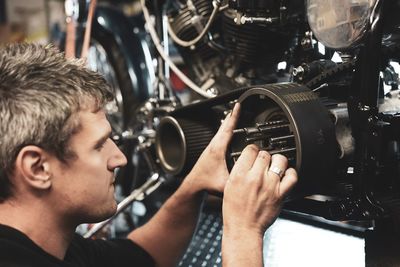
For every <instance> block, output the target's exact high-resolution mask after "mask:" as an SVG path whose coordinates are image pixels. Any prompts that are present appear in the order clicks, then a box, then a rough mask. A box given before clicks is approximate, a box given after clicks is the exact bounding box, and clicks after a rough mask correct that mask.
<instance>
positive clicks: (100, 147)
mask: <svg viewBox="0 0 400 267" xmlns="http://www.w3.org/2000/svg"><path fill="white" fill-rule="evenodd" d="M107 140H108V139H107ZM107 140H106V141H105V142H101V143H99V144H97V145H96V146H95V148H94V149H96V150H97V151H101V150H102V149H103V148H104V145H105V144H106V142H107Z"/></svg>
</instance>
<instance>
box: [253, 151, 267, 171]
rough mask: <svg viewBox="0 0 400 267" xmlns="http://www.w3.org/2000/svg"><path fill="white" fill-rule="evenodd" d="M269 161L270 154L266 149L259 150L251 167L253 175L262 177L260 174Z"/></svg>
mask: <svg viewBox="0 0 400 267" xmlns="http://www.w3.org/2000/svg"><path fill="white" fill-rule="evenodd" d="M270 161H271V155H270V154H269V153H268V152H267V151H263V150H261V151H260V152H258V155H257V158H256V160H255V162H254V164H253V167H252V168H251V172H252V174H253V175H254V176H255V177H259V176H261V177H262V174H263V173H264V172H265V169H266V168H267V166H269V163H270Z"/></svg>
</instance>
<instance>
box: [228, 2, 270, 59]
mask: <svg viewBox="0 0 400 267" xmlns="http://www.w3.org/2000/svg"><path fill="white" fill-rule="evenodd" d="M234 18H235V14H234V13H233V11H232V10H229V9H228V10H226V11H225V12H224V16H223V32H224V45H225V47H226V48H227V49H228V51H229V52H230V54H233V55H236V57H237V58H239V59H240V61H241V62H244V63H249V64H258V63H261V62H260V61H261V60H263V54H264V52H265V51H264V50H265V47H268V46H266V44H267V41H268V40H267V38H268V37H271V35H270V34H269V33H268V32H267V27H266V26H265V25H257V24H245V25H236V24H235V22H234V21H233V19H234Z"/></svg>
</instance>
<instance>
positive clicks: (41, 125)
mask: <svg viewBox="0 0 400 267" xmlns="http://www.w3.org/2000/svg"><path fill="white" fill-rule="evenodd" d="M111 99H112V94H111V93H110V88H109V87H108V86H107V84H106V82H105V81H104V79H103V78H101V76H100V75H98V74H96V73H94V72H92V71H89V70H87V69H86V68H85V67H84V66H83V63H82V62H80V61H77V60H65V59H64V56H63V54H61V53H59V52H58V51H57V50H56V49H54V48H52V47H41V46H39V45H35V44H12V45H8V46H7V47H5V48H3V49H1V52H0V118H1V123H0V135H1V139H0V164H1V174H0V200H1V202H0V266H40V267H44V266H96V267H98V266H153V265H155V266H174V265H175V264H176V262H177V260H178V259H179V258H180V257H181V255H182V252H183V251H184V250H185V248H186V247H187V245H188V243H189V240H190V237H191V235H192V233H193V231H194V228H195V224H196V221H197V214H198V211H199V209H200V203H201V192H202V191H204V190H207V191H218V192H224V200H223V225H224V233H223V240H222V257H223V264H224V266H262V237H263V234H264V231H265V229H266V228H267V227H268V226H269V225H270V224H272V222H273V221H274V220H275V218H276V216H277V215H278V213H279V210H280V206H281V204H282V200H283V198H284V196H285V195H286V194H287V193H288V192H289V190H290V189H291V188H292V187H293V185H294V184H295V182H296V180H297V174H296V172H295V171H294V170H293V169H287V160H286V158H285V157H283V156H280V155H274V156H273V157H272V158H271V157H270V156H269V154H268V153H267V152H265V151H258V148H257V147H256V146H253V145H252V146H248V147H246V148H245V149H244V151H243V152H242V155H241V157H240V158H239V159H238V161H237V162H236V164H235V166H234V167H233V169H232V171H231V173H230V174H229V173H228V170H227V168H226V163H225V152H226V149H227V146H228V143H229V140H230V138H231V136H232V131H233V129H234V126H235V122H236V120H237V117H238V113H239V106H238V105H237V106H236V107H235V108H234V110H233V112H232V114H231V115H228V117H227V118H226V119H225V121H224V122H223V124H222V126H221V128H220V129H219V131H218V133H217V134H216V135H215V137H214V138H213V140H212V141H211V142H210V144H209V146H208V147H207V148H206V149H205V151H204V152H203V154H202V155H201V157H200V159H199V160H198V162H197V163H196V165H195V166H194V168H193V170H192V171H191V172H190V173H189V174H188V176H187V177H186V178H185V179H184V181H183V182H182V184H181V186H180V187H179V189H178V190H177V191H176V192H175V193H174V194H173V195H172V196H171V197H170V198H169V200H167V201H166V203H165V204H164V205H163V207H162V208H161V209H160V210H159V212H158V213H157V214H156V215H155V216H154V217H153V218H152V219H151V220H150V221H149V222H148V223H147V224H146V225H144V226H142V227H140V228H138V229H136V230H134V231H133V232H132V233H130V234H129V235H128V238H127V239H124V240H111V241H104V240H86V239H84V238H82V237H80V236H78V235H76V234H75V228H76V227H77V225H79V224H81V223H93V222H98V221H101V220H104V219H106V218H108V217H109V216H111V215H112V214H114V213H115V211H116V202H115V200H114V177H113V172H114V170H115V169H116V168H118V167H122V166H123V165H125V164H126V158H125V156H124V155H123V154H122V153H121V151H120V150H119V149H118V147H117V146H116V145H115V144H114V143H113V142H112V141H111V139H110V138H109V136H110V133H111V127H110V124H109V123H108V121H107V119H106V117H105V114H104V111H103V110H102V108H103V106H104V104H105V103H106V102H107V101H109V100H111ZM270 165H271V166H273V168H272V167H271V168H270ZM286 169H287V170H286ZM279 170H282V174H283V175H282V176H283V177H282V178H281V177H280V176H281V175H280V174H281V173H280V171H279Z"/></svg>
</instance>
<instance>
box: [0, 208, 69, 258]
mask: <svg viewBox="0 0 400 267" xmlns="http://www.w3.org/2000/svg"><path fill="white" fill-rule="evenodd" d="M31 204H33V205H29V206H24V205H20V204H18V203H14V202H12V201H7V202H4V203H1V204H0V224H4V225H7V226H10V227H12V228H15V229H17V230H19V231H21V232H22V233H24V234H25V235H27V236H28V237H29V238H30V239H31V240H32V241H33V242H34V243H35V244H37V245H38V246H39V247H41V248H42V249H43V250H44V251H46V252H47V253H49V254H50V255H52V256H54V257H56V258H58V259H60V260H63V259H64V257H65V253H66V251H67V249H68V246H69V244H70V242H71V240H72V237H73V234H74V231H75V228H74V227H66V226H65V225H63V224H64V223H65V222H59V221H57V220H56V219H54V218H52V217H51V215H50V214H49V213H50V212H49V211H48V210H47V209H45V208H41V206H40V205H34V203H31Z"/></svg>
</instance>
